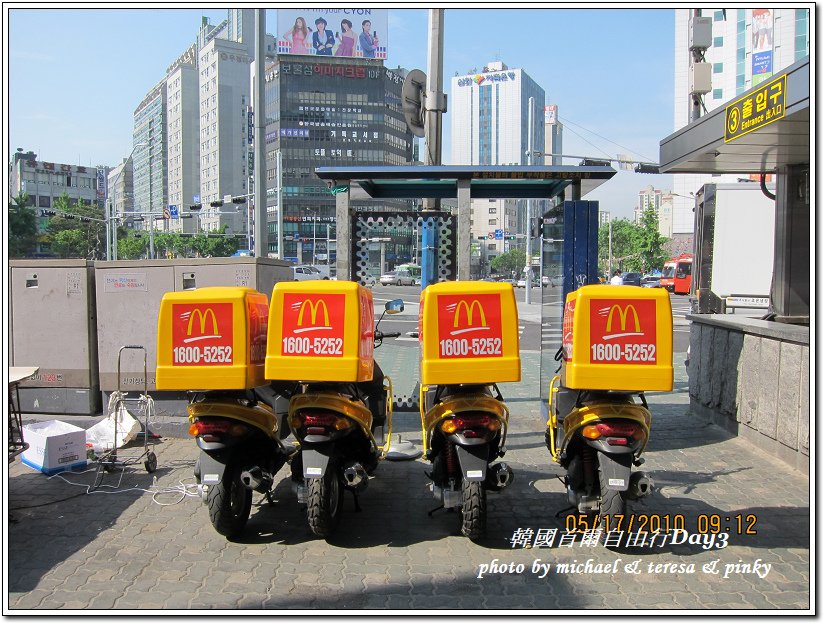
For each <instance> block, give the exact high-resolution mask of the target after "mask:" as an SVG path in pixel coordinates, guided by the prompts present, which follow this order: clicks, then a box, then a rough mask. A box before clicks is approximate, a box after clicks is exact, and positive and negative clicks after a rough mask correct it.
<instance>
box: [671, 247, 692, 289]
mask: <svg viewBox="0 0 824 624" xmlns="http://www.w3.org/2000/svg"><path fill="white" fill-rule="evenodd" d="M675 261H676V263H675V278H674V280H673V289H672V292H674V293H675V294H676V295H688V294H690V289H691V288H692V254H681V255H680V256H678V257H677V258H676V259H675Z"/></svg>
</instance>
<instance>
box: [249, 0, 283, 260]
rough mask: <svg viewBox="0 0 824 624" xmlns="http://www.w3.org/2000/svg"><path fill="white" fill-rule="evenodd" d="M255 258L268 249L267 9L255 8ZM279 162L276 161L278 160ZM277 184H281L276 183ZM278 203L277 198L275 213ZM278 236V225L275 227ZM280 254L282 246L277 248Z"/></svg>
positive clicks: (264, 254) (279, 208)
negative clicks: (265, 74)
mask: <svg viewBox="0 0 824 624" xmlns="http://www.w3.org/2000/svg"><path fill="white" fill-rule="evenodd" d="M255 33H256V36H255V108H254V111H255V152H254V153H255V191H254V192H255V249H254V252H255V257H256V258H265V257H266V254H267V251H268V249H269V228H268V211H267V208H266V136H265V134H266V93H265V92H264V90H265V87H264V82H263V72H264V69H265V67H264V66H265V65H266V9H255ZM279 162H280V161H279V160H278V163H279ZM278 184H280V183H279V182H278ZM280 210H281V205H280V198H279V197H278V213H280ZM278 236H280V227H278ZM278 253H280V254H281V256H282V255H283V249H282V248H281V247H278Z"/></svg>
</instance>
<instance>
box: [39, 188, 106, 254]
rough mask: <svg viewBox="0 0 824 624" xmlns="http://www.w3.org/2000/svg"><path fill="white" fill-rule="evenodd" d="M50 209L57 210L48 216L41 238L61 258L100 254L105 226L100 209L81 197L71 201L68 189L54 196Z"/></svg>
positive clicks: (103, 252) (102, 252)
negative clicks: (45, 233)
mask: <svg viewBox="0 0 824 624" xmlns="http://www.w3.org/2000/svg"><path fill="white" fill-rule="evenodd" d="M52 209H53V210H54V211H55V212H56V213H57V214H55V216H54V217H52V218H51V219H50V220H49V225H48V228H47V235H46V236H45V237H44V242H46V243H48V244H50V245H51V247H52V250H53V251H54V252H55V253H57V254H58V255H59V256H60V257H62V258H87V259H89V260H95V259H101V258H103V256H104V254H105V250H104V249H103V244H104V241H105V239H106V226H105V223H104V221H103V210H102V209H100V208H98V207H97V206H91V205H89V204H87V203H85V202H84V201H83V200H82V199H78V200H77V203H76V204H72V202H71V199H70V198H69V195H68V193H63V194H62V195H61V196H60V197H58V198H57V199H55V200H54V202H53V203H52ZM64 232H72V233H64Z"/></svg>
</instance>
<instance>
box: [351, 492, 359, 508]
mask: <svg viewBox="0 0 824 624" xmlns="http://www.w3.org/2000/svg"><path fill="white" fill-rule="evenodd" d="M352 496H353V497H354V499H355V511H356V512H357V511H361V506H360V503H359V502H358V494H357V492H352Z"/></svg>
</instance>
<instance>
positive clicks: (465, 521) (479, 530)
mask: <svg viewBox="0 0 824 624" xmlns="http://www.w3.org/2000/svg"><path fill="white" fill-rule="evenodd" d="M459 515H460V520H461V534H463V535H465V536H466V537H468V538H469V539H471V540H474V539H480V538H482V537H484V536H485V535H486V490H485V489H484V484H483V481H467V480H464V482H463V484H462V485H461V512H460V514H459Z"/></svg>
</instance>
